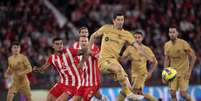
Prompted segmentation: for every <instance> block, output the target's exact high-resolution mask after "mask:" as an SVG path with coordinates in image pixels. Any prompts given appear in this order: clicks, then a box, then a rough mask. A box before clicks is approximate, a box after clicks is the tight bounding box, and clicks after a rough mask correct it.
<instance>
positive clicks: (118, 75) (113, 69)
mask: <svg viewBox="0 0 201 101" xmlns="http://www.w3.org/2000/svg"><path fill="white" fill-rule="evenodd" d="M100 66H101V67H100V70H101V71H102V72H103V73H110V74H112V75H113V79H114V80H115V81H116V80H121V79H123V78H124V77H127V74H126V72H125V71H124V69H123V67H122V66H121V64H120V63H119V62H118V61H117V60H116V59H113V58H111V59H106V60H104V62H102V63H101V65H100Z"/></svg>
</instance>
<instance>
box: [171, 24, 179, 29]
mask: <svg viewBox="0 0 201 101" xmlns="http://www.w3.org/2000/svg"><path fill="white" fill-rule="evenodd" d="M169 28H176V29H177V25H175V24H172V25H170V27H169Z"/></svg>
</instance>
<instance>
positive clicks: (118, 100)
mask: <svg viewBox="0 0 201 101" xmlns="http://www.w3.org/2000/svg"><path fill="white" fill-rule="evenodd" d="M125 98H126V94H125V93H124V92H122V91H120V92H119V95H118V97H117V101H124V99H125Z"/></svg>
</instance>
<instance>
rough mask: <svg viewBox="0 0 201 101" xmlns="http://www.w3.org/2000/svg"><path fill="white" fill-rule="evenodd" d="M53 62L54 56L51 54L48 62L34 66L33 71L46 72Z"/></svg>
mask: <svg viewBox="0 0 201 101" xmlns="http://www.w3.org/2000/svg"><path fill="white" fill-rule="evenodd" d="M52 63H53V61H52V56H50V57H49V58H48V60H47V62H46V63H45V64H44V65H42V66H41V67H37V66H34V69H33V71H35V72H45V71H46V70H48V69H49V68H50V67H51V65H52Z"/></svg>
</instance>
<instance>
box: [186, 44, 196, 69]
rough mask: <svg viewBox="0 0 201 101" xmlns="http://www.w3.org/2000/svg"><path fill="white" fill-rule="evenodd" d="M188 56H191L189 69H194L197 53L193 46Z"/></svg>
mask: <svg viewBox="0 0 201 101" xmlns="http://www.w3.org/2000/svg"><path fill="white" fill-rule="evenodd" d="M188 56H189V59H190V64H189V66H190V68H189V71H192V69H193V66H194V64H195V61H196V55H195V51H194V50H193V49H192V48H191V50H190V52H189V53H188Z"/></svg>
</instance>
